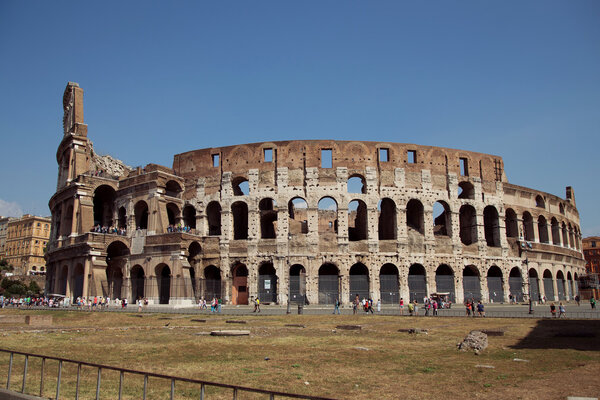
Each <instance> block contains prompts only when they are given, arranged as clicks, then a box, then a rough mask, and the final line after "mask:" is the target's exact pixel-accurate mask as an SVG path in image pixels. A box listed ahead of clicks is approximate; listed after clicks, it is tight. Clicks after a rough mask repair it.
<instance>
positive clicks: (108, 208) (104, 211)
mask: <svg viewBox="0 0 600 400" xmlns="http://www.w3.org/2000/svg"><path fill="white" fill-rule="evenodd" d="M115 198H116V192H115V189H114V188H113V187H112V186H109V185H100V186H98V187H97V188H96V190H94V200H93V203H94V226H95V225H100V226H106V227H109V226H111V225H112V224H113V208H114V205H115Z"/></svg>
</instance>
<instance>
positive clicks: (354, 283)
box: [349, 263, 371, 301]
mask: <svg viewBox="0 0 600 400" xmlns="http://www.w3.org/2000/svg"><path fill="white" fill-rule="evenodd" d="M356 296H358V298H359V299H368V298H370V297H371V296H370V294H369V269H368V268H367V267H366V266H365V265H364V264H362V263H356V264H354V265H353V266H352V267H350V298H349V300H350V301H352V300H353V299H354V298H356Z"/></svg>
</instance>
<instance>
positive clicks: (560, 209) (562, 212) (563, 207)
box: [558, 203, 565, 215]
mask: <svg viewBox="0 0 600 400" xmlns="http://www.w3.org/2000/svg"><path fill="white" fill-rule="evenodd" d="M558 212H559V213H561V214H562V215H565V206H564V205H563V203H558Z"/></svg>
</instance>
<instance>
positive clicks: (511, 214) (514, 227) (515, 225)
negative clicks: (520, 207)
mask: <svg viewBox="0 0 600 400" xmlns="http://www.w3.org/2000/svg"><path fill="white" fill-rule="evenodd" d="M504 223H505V227H506V237H512V238H518V237H519V222H518V220H517V213H515V211H514V210H513V209H512V208H507V209H506V214H505V216H504Z"/></svg>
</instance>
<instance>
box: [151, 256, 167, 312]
mask: <svg viewBox="0 0 600 400" xmlns="http://www.w3.org/2000/svg"><path fill="white" fill-rule="evenodd" d="M154 273H155V275H156V284H157V286H158V304H169V301H170V299H171V268H169V266H168V265H167V264H165V263H161V264H158V265H157V266H156V268H155V269H154Z"/></svg>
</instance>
